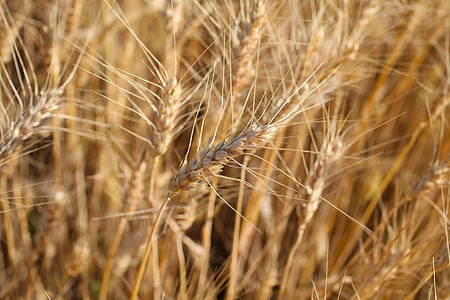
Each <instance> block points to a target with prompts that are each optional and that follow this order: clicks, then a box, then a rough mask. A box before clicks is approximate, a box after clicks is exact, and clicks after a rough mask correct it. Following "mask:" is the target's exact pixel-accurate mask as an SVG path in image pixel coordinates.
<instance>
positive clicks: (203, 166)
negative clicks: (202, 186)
mask: <svg viewBox="0 0 450 300" xmlns="http://www.w3.org/2000/svg"><path fill="white" fill-rule="evenodd" d="M278 129H279V125H276V124H272V125H263V126H257V125H252V126H249V127H248V128H247V129H245V130H244V131H243V132H241V133H240V134H239V135H238V136H236V137H234V138H232V139H231V140H228V138H225V139H224V140H222V141H221V142H220V143H218V144H217V145H216V146H213V145H211V146H209V147H208V148H206V149H205V150H204V151H203V152H202V153H201V154H200V156H198V157H195V158H194V159H193V160H192V161H191V162H190V163H185V164H184V165H183V166H182V167H181V169H180V171H179V172H178V173H177V174H176V175H175V176H174V178H173V179H172V182H171V184H170V187H169V193H170V195H174V194H177V193H178V192H180V191H182V190H190V189H192V187H193V185H194V184H195V183H197V182H198V181H200V180H201V179H202V178H207V177H210V176H213V175H217V174H219V173H220V172H221V171H222V168H223V166H224V165H225V164H226V163H227V162H229V161H230V160H232V159H233V158H236V157H238V156H240V155H242V154H243V153H244V151H246V150H255V149H258V148H260V147H262V146H264V145H265V144H266V143H267V142H268V141H270V140H272V139H273V137H274V135H275V134H276V132H277V131H278Z"/></svg>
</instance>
